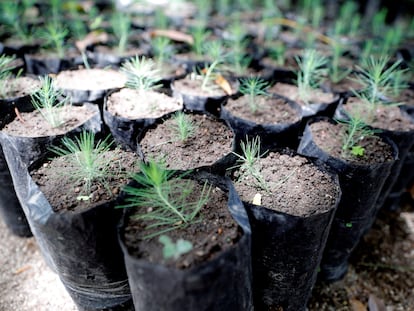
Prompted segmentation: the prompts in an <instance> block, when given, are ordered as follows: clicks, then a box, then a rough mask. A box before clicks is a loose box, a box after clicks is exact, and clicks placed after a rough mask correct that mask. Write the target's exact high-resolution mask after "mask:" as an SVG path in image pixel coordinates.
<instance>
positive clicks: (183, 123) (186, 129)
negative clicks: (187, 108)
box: [172, 111, 197, 142]
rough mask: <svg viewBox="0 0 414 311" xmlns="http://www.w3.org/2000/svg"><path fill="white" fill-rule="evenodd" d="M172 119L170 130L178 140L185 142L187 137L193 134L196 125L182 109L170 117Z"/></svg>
mask: <svg viewBox="0 0 414 311" xmlns="http://www.w3.org/2000/svg"><path fill="white" fill-rule="evenodd" d="M172 121H173V125H172V130H173V132H174V133H175V136H177V138H178V140H179V141H181V142H185V141H186V140H187V139H189V138H191V137H193V136H194V134H195V131H196V129H197V125H196V124H195V122H194V121H192V120H191V119H190V118H189V116H188V115H187V114H185V113H184V112H182V111H178V112H176V113H175V114H174V116H173V117H172Z"/></svg>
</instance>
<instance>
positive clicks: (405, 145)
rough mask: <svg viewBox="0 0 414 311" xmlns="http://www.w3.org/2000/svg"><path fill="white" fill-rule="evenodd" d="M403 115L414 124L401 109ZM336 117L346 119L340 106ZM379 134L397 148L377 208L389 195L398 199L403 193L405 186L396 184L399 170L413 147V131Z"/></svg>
mask: <svg viewBox="0 0 414 311" xmlns="http://www.w3.org/2000/svg"><path fill="white" fill-rule="evenodd" d="M402 113H403V115H404V116H405V117H406V118H407V119H408V120H411V122H413V123H414V118H413V117H412V116H410V115H409V114H408V113H407V112H405V111H404V107H402ZM335 115H336V117H338V118H342V119H343V118H347V115H346V112H345V110H344V108H343V106H342V105H339V106H338V109H337V111H336V112H335ZM380 130H381V134H382V135H383V136H385V137H388V138H389V139H391V140H392V141H393V142H394V143H395V144H396V145H397V148H398V159H397V160H396V161H395V162H394V164H393V165H392V167H391V170H390V174H389V176H388V177H387V179H386V180H385V183H384V186H383V188H382V191H381V194H380V195H379V197H378V200H377V205H378V208H381V207H382V206H384V203H385V201H386V199H387V197H388V196H389V195H390V193H393V195H392V196H393V197H394V198H395V197H399V196H400V195H401V194H402V192H403V191H404V187H405V184H404V183H403V182H401V181H400V182H398V180H399V179H400V173H401V169H402V167H403V165H404V162H405V160H406V157H407V155H408V153H409V151H410V149H411V148H413V146H414V130H412V131H390V130H385V129H380ZM389 207H390V206H389Z"/></svg>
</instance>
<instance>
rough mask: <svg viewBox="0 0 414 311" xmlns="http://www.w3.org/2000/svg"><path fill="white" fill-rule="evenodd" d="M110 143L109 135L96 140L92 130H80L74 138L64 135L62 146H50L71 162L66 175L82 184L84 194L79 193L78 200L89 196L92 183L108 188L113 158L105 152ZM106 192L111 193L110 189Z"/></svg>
mask: <svg viewBox="0 0 414 311" xmlns="http://www.w3.org/2000/svg"><path fill="white" fill-rule="evenodd" d="M112 143H113V141H112V142H110V136H107V137H106V138H105V139H104V140H99V141H97V142H96V139H95V134H94V133H93V132H88V131H82V132H81V134H80V136H79V137H75V138H74V139H72V138H68V137H64V138H63V139H62V147H58V146H53V147H50V150H51V151H52V152H53V153H54V154H56V155H58V156H60V157H66V159H67V161H69V162H70V163H72V166H73V169H72V170H71V172H70V174H69V175H68V177H69V178H70V179H71V180H73V181H74V183H75V184H78V183H81V184H83V186H84V195H80V196H79V197H78V199H79V200H85V198H89V195H90V192H91V187H92V185H93V184H100V185H103V186H105V187H106V188H107V189H108V182H107V180H108V178H109V177H110V176H111V174H113V172H112V171H111V164H112V163H113V162H114V161H115V159H114V158H113V157H110V156H108V155H107V154H105V153H106V152H107V151H109V150H110V148H111V146H112ZM108 193H109V194H112V192H111V191H110V189H108Z"/></svg>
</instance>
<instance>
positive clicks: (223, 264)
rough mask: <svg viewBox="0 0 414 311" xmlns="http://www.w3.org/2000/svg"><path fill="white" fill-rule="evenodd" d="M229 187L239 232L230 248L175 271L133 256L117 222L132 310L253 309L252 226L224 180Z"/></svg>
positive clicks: (232, 209)
mask: <svg viewBox="0 0 414 311" xmlns="http://www.w3.org/2000/svg"><path fill="white" fill-rule="evenodd" d="M227 187H228V188H229V199H228V205H229V209H230V212H231V214H232V216H233V218H234V220H235V221H236V222H237V223H238V224H239V226H241V228H242V229H243V236H242V237H241V239H240V240H239V241H238V242H237V244H236V245H235V246H234V247H233V248H232V249H229V250H227V251H225V252H223V253H222V254H220V255H218V256H217V257H216V258H214V259H212V260H210V261H208V262H205V263H203V264H202V265H199V266H197V267H194V268H192V269H188V270H178V269H173V268H168V267H165V266H163V265H160V264H153V263H149V262H147V261H145V260H142V259H138V258H135V257H132V256H131V255H130V254H129V253H128V250H127V248H126V246H125V244H124V242H123V230H124V228H123V226H122V225H121V228H120V232H119V234H120V240H121V246H122V249H123V252H124V256H125V264H126V268H127V273H128V278H129V284H130V287H131V293H132V297H133V300H134V305H135V308H136V310H145V311H160V310H163V311H174V310H177V311H182V310H186V311H203V310H205V311H207V310H214V311H220V310H223V311H229V310H235V311H236V310H243V311H248V310H253V303H252V289H251V257H250V245H251V241H250V239H251V233H250V225H249V221H248V218H247V215H246V211H245V209H244V207H243V204H242V203H241V201H240V199H239V197H238V195H237V193H236V191H235V190H234V188H233V185H232V184H231V183H230V182H227ZM128 214H129V212H126V213H125V218H124V223H125V221H126V217H128Z"/></svg>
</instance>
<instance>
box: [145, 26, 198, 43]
mask: <svg viewBox="0 0 414 311" xmlns="http://www.w3.org/2000/svg"><path fill="white" fill-rule="evenodd" d="M150 36H151V38H152V37H167V38H169V39H171V40H173V41H177V42H185V43H188V44H190V45H193V44H194V39H193V37H192V36H190V35H189V34H186V33H184V32H181V31H177V30H170V29H155V30H153V31H151V32H150Z"/></svg>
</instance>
